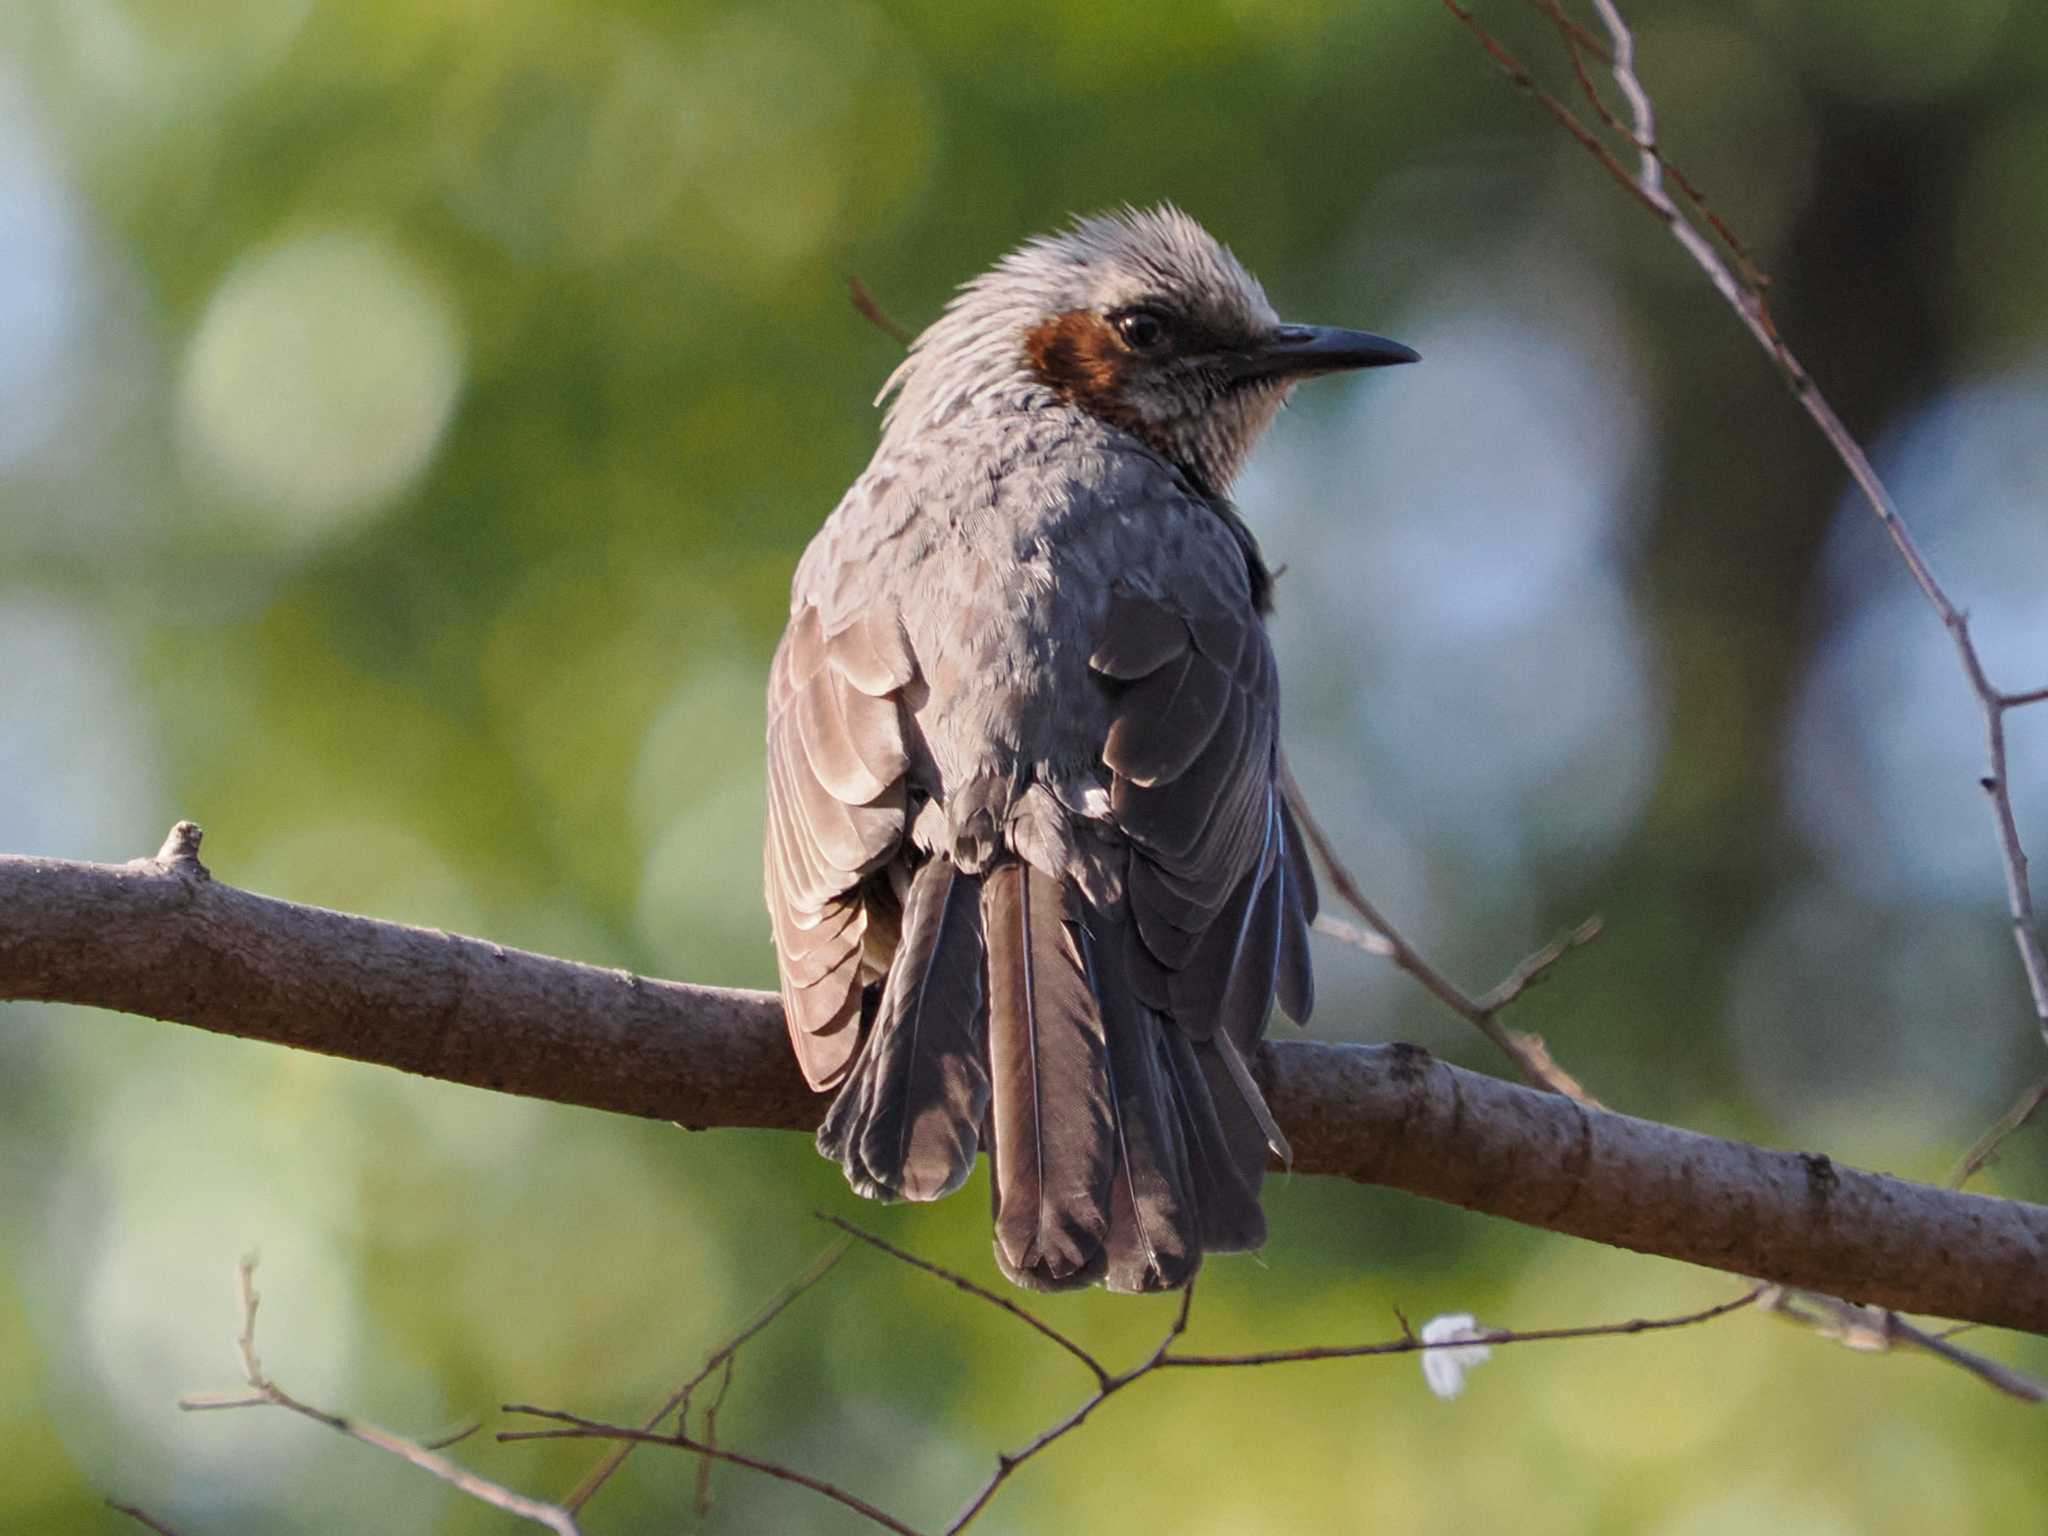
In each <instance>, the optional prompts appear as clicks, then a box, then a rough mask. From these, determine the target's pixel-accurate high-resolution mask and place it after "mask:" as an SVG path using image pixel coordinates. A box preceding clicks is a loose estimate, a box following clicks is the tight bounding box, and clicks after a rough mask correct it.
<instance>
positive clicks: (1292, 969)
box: [767, 398, 1315, 1290]
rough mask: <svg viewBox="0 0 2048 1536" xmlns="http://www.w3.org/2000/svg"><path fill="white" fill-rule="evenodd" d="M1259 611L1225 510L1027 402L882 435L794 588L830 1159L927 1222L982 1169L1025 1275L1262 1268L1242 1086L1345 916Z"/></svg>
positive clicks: (788, 867) (814, 1040)
mask: <svg viewBox="0 0 2048 1536" xmlns="http://www.w3.org/2000/svg"><path fill="white" fill-rule="evenodd" d="M1263 587H1264V572H1263V568H1262V567H1260V566H1259V564H1258V561H1257V555H1256V551H1255V549H1254V548H1253V546H1252V545H1251V543H1250V539H1249V536H1248V535H1246V534H1245V533H1244V532H1243V529H1242V526H1241V525H1240V524H1237V523H1236V521H1235V517H1234V514H1233V513H1231V511H1230V510H1229V508H1228V507H1227V506H1225V505H1222V504H1220V503H1217V502H1214V501H1212V500H1211V499H1210V498H1208V497H1206V496H1204V495H1203V494H1202V493H1201V492H1200V491H1199V490H1198V489H1197V488H1196V487H1195V486H1193V485H1191V484H1190V483H1189V482H1188V480H1187V478H1186V477H1185V476H1184V475H1183V474H1182V473H1180V472H1179V471H1178V470H1176V469H1175V468H1174V467H1173V466H1171V465H1170V464H1168V463H1166V462H1165V461H1164V460H1162V459H1161V458H1160V457H1159V456H1158V455H1156V454H1154V453H1152V452H1151V451H1149V450H1148V449H1147V448H1145V447H1144V446H1143V445H1141V444H1138V443H1136V442H1134V441H1133V440H1132V439H1131V438H1130V437H1129V436H1128V435H1127V434H1124V433H1121V432H1118V431H1116V430H1115V429H1114V428H1113V427H1110V426H1108V425H1105V424H1104V423H1102V422H1100V421H1097V420H1096V419H1094V418H1093V417H1091V416H1088V415H1087V414H1085V413H1083V412H1080V411H1076V410H1072V409H1069V408H1066V407H1063V406H1060V405H1059V404H1057V403H1056V402H1050V401H1046V400H1043V399H1034V398H1026V399H1022V400H1015V401H1012V400H1006V399H1001V398H998V399H996V400H992V401H984V402H979V403H977V404H976V405H975V406H974V407H972V408H969V409H966V410H963V411H960V412H957V413H955V415H954V416H953V417H952V418H951V419H950V420H949V421H947V422H945V423H943V424H940V425H938V426H936V427H934V428H932V429H929V430H926V431H924V432H922V433H919V434H917V435H916V436H915V437H913V438H910V439H907V440H906V439H903V438H900V437H892V438H891V439H890V440H888V441H887V442H885V444H884V447H883V449H882V450H881V451H880V452H878V454H877V455H876V458H875V461H874V462H873V464H871V465H870V467H869V469H868V471H867V472H866V473H865V474H864V475H863V476H862V477H861V478H860V480H858V481H857V482H856V483H855V485H854V486H853V487H852V489H850V490H849V492H848V493H847V496H846V498H845V499H844V500H843V501H842V503H841V504H840V506H839V508H838V509H837V510H836V511H835V512H834V513H833V515H832V517H831V518H830V519H829V520H828V522H827V523H826V525H825V527H824V528H823V529H822V530H821V531H820V533H819V535H818V536H817V538H816V539H815V540H814V542H813V544H812V546H811V548H810V550H809V551H808V553H807V554H806V556H805V558H804V561H803V563H802V565H801V566H800V568H799V571H798V575H797V579H796V582H795V586H794V590H793V601H792V619H791V626H790V630H789V633H788V634H787V635H786V636H785V639H784V643H783V646H782V649H781V650H780V651H779V652H778V655H777V661H776V667H775V672H774V676H773V680H772V682H771V688H770V724H769V759H770V775H769V804H770V812H769V837H768V857H767V865H768V891H769V904H770V908H771V912H772V913H773V914H774V918H775V927H776V936H777V946H778V952H779V956H780V959H781V962H782V974H783V989H784V996H785V1000H786V1003H787V1005H788V1011H789V1015H790V1023H791V1034H792V1039H793V1040H794V1041H795V1042H796V1046H797V1051H798V1055H799V1058H800V1060H802V1062H803V1064H804V1067H805V1070H806V1072H807V1074H808V1075H809V1076H810V1078H811V1081H812V1083H813V1085H814V1086H818V1087H829V1086H835V1085H839V1086H840V1092H839V1097H838V1099H837V1101H836V1102H835V1103H834V1105H833V1107H832V1110H831V1112H830V1114H829V1115H828V1118H827V1120H826V1122H825V1125H824V1127H823V1129H822V1130H821V1131H820V1135H819V1143H820V1147H821V1149H823V1150H825V1151H826V1152H827V1154H828V1155H831V1156H833V1157H835V1158H836V1159H837V1160H839V1161H840V1162H841V1163H842V1164H843V1165H844V1166H845V1167H846V1170H847V1172H848V1175H849V1177H850V1178H851V1179H852V1180H853V1182H854V1183H855V1185H856V1186H857V1187H860V1188H862V1189H863V1190H864V1191H865V1192H868V1193H871V1194H876V1195H881V1196H884V1197H907V1198H920V1199H929V1198H935V1197H936V1196H938V1195H941V1194H944V1193H947V1192H949V1191H950V1190H951V1189H953V1188H955V1187H957V1186H958V1184H959V1183H960V1182H961V1181H963V1180H964V1179H965V1177H966V1175H967V1172H968V1171H969V1169H970V1168H971V1166H972V1162H973V1159H974V1156H975V1153H976V1150H977V1148H979V1147H981V1146H986V1147H987V1148H988V1150H989V1152H990V1155H991V1161H992V1165H993V1168H994V1182H995V1186H996V1191H995V1192H996V1204H997V1252H998V1257H999V1259H1000V1260H1001V1261H1002V1263H1003V1267H1004V1268H1005V1270H1006V1271H1007V1272H1008V1273H1010V1274H1011V1275H1012V1277H1013V1278H1016V1279H1018V1280H1020V1281H1021V1282H1023V1283H1026V1284H1032V1285H1039V1286H1064V1285H1071V1284H1080V1283H1085V1282H1088V1281H1091V1280H1095V1279H1098V1278H1100V1279H1106V1280H1107V1281H1108V1283H1109V1284H1111V1285H1112V1286H1113V1287H1115V1288H1118V1289H1132V1290H1145V1289H1155V1288H1159V1287H1161V1286H1171V1285H1176V1284H1179V1283H1182V1282H1183V1281H1184V1280H1185V1278H1186V1277H1187V1276H1188V1275H1189V1274H1191V1273H1192V1271H1193V1268H1194V1267H1195V1265H1196V1264H1198V1263H1199V1261H1200V1256H1201V1254H1202V1252H1203V1251H1204V1250H1205V1249H1210V1250H1216V1249H1226V1250H1227V1249H1239V1248H1245V1247H1251V1246H1256V1245H1257V1244H1258V1242H1259V1241H1261V1240H1262V1237H1263V1232H1264V1225H1263V1219H1262V1218H1261V1216H1260V1214H1259V1207H1258V1201H1257V1190H1258V1187H1259V1181H1260V1177H1261V1171H1262V1169H1263V1166H1264V1164H1265V1161H1266V1158H1267V1156H1268V1153H1269V1149H1271V1147H1272V1146H1273V1144H1274V1143H1276V1142H1277V1131H1276V1130H1275V1129H1274V1128H1273V1126H1272V1123H1271V1120H1270V1117H1269V1116H1268V1115H1267V1114H1266V1111H1265V1106H1264V1103H1263V1101H1262V1100H1261V1099H1260V1098H1259V1095H1258V1090H1257V1089H1256V1087H1255V1086H1254V1085H1253V1083H1252V1080H1251V1077H1250V1074H1249V1071H1248V1065H1247V1063H1248V1059H1249V1057H1250V1056H1251V1054H1252V1053H1253V1052H1254V1051H1255V1048H1256V1046H1257V1043H1258V1040H1259V1038H1260V1036H1261V1034H1262V1033H1263V1031H1264V1028H1265V1023H1266V1018H1267V1015H1268V1013H1269V1012H1270V1008H1271V1003H1272V1000H1273V998H1274V996H1275V993H1276V991H1277V992H1279V993H1280V994H1281V995H1282V998H1283V1001H1284V1002H1285V1003H1286V1004H1287V1005H1288V1007H1289V1010H1290V1012H1292V1013H1294V1014H1295V1016H1296V1017H1302V1016H1305V1014H1306V1012H1307V1008H1308V1003H1309V975H1308V960H1307V950H1306V937H1305V936H1306V927H1307V923H1308V920H1309V917H1310V916H1311V915H1312V913H1313V909H1314V899H1315V898H1314V889H1313V884H1312V882H1311V880H1310V878H1309V875H1308V869H1307V861H1306V857H1305V854H1304V852H1303V850H1302V849H1301V847H1300V842H1299V838H1298V836H1297V835H1296V834H1295V832H1294V829H1293V827H1292V823H1291V820H1290V819H1289V817H1288V816H1287V813H1286V811H1285V808H1284V806H1283V805H1282V803H1281V800H1280V796H1279V792H1278V788H1277V784H1276V774H1277V754H1276V742H1277V732H1278V710H1279V701H1278V688H1277V683H1276V680H1275V676H1274V668H1273V659H1272V654H1271V649H1270V646H1269V644H1268V641H1267V637H1266V633H1265V627H1264V622H1263V617H1262V615H1261V613H1260V611H1259V600H1260V597H1261V595H1262V593H1263Z"/></svg>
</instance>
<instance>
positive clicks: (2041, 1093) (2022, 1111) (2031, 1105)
mask: <svg viewBox="0 0 2048 1536" xmlns="http://www.w3.org/2000/svg"><path fill="white" fill-rule="evenodd" d="M2044 1103H2048V1077H2044V1078H2041V1079H2040V1080H2038V1081H2037V1082H2036V1083H2035V1084H2034V1085H2033V1087H2031V1088H2029V1089H2028V1090H2027V1091H2026V1092H2025V1093H2023V1094H2021V1095H2020V1096H2019V1098H2018V1099H2017V1100H2016V1101H2015V1102H2014V1104H2013V1106H2012V1108H2011V1109H2008V1110H2007V1111H2006V1112H2005V1113H2004V1114H2002V1115H2000V1116H1999V1117H1998V1118H1997V1119H1996V1120H1994V1121H1993V1122H1992V1123H1991V1128H1990V1129H1989V1130H1987V1131H1986V1132H1985V1133H1984V1134H1983V1135H1982V1136H1979V1137H1978V1138H1977V1141H1976V1144H1975V1145H1974V1146H1972V1147H1971V1148H1970V1150H1969V1151H1968V1152H1967V1153H1965V1154H1964V1156H1963V1160H1962V1161H1961V1162H1960V1163H1958V1164H1956V1171H1955V1172H1954V1173H1952V1174H1950V1175H1949V1181H1948V1183H1949V1188H1951V1189H1961V1188H1962V1187H1963V1186H1964V1185H1965V1184H1967V1183H1968V1182H1969V1181H1970V1178H1971V1176H1972V1175H1974V1174H1975V1173H1976V1172H1977V1170H1978V1169H1980V1168H1982V1167H1983V1166H1984V1165H1985V1164H1986V1163H1988V1162H1990V1161H1991V1159H1992V1157H1993V1155H1995V1154H1996V1153H1997V1151H1998V1149H1999V1147H2000V1146H2001V1145H2003V1144H2004V1142H2005V1139H2006V1137H2008V1136H2010V1135H2012V1134H2013V1133H2014V1132H2015V1131H2018V1130H2020V1129H2021V1128H2022V1127H2024V1126H2025V1125H2026V1124H2027V1123H2028V1122H2029V1121H2030V1120H2032V1119H2033V1118H2034V1116H2035V1114H2036V1113H2038V1112H2039V1110H2040V1108H2041V1106H2042V1105H2043V1104H2044Z"/></svg>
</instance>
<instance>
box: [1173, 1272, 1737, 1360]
mask: <svg viewBox="0 0 2048 1536" xmlns="http://www.w3.org/2000/svg"><path fill="white" fill-rule="evenodd" d="M1769 1289H1771V1287H1769V1286H1765V1285H1753V1286H1751V1287H1750V1288H1749V1289H1748V1290H1746V1291H1744V1292H1742V1294H1741V1295H1739V1296H1732V1297H1730V1298H1729V1299H1728V1300H1726V1301H1717V1302H1715V1303H1714V1304H1713V1305H1712V1306H1710V1307H1701V1308H1699V1309H1698V1310H1697V1311H1693V1312H1681V1313H1679V1314H1678V1315H1677V1316H1675V1317H1632V1318H1630V1319H1628V1321H1626V1322H1621V1323H1582V1324H1579V1325H1578V1326H1576V1327H1570V1328H1526V1329H1515V1328H1487V1329H1481V1330H1480V1331H1478V1332H1475V1333H1472V1334H1468V1335H1466V1336H1465V1337H1462V1338H1457V1339H1438V1340H1434V1341H1431V1340H1425V1339H1422V1338H1418V1337H1417V1336H1416V1334H1415V1332H1414V1330H1413V1329H1411V1328H1409V1327H1408V1326H1407V1324H1406V1322H1405V1320H1404V1321H1403V1323H1402V1328H1401V1336H1400V1337H1399V1338H1397V1339H1384V1340H1381V1341H1380V1342H1378V1343H1374V1344H1311V1345H1307V1346H1304V1347H1303V1348H1300V1349H1267V1350H1256V1351H1253V1352H1251V1353H1248V1354H1238V1355H1173V1354H1169V1355H1167V1356H1166V1357H1165V1358H1163V1359H1162V1360H1161V1361H1160V1362H1159V1364H1160V1365H1161V1366H1162V1367H1172V1366H1187V1367H1205V1368H1210V1367H1233V1366H1256V1365H1300V1364H1304V1363H1306V1362H1308V1361H1312V1360H1358V1359H1363V1358H1365V1357H1367V1356H1371V1355H1413V1354H1420V1353H1422V1352H1423V1351H1425V1350H1431V1349H1454V1348H1456V1347H1457V1346H1458V1345H1460V1344H1487V1345H1492V1344H1550V1343H1556V1342H1559V1341H1561V1340H1564V1339H1602V1338H1610V1337H1617V1336H1622V1335H1627V1334H1632V1333H1657V1332H1660V1331H1662V1330H1664V1329H1667V1328H1692V1327H1697V1326H1698V1325H1699V1324H1701V1323H1711V1322H1712V1321H1713V1320H1714V1319H1715V1318H1717V1317H1726V1316H1727V1315H1728V1314H1729V1313H1731V1312H1740V1311H1741V1310H1742V1309H1743V1308H1744V1307H1746V1306H1749V1305H1751V1304H1752V1303H1754V1302H1755V1301H1756V1300H1758V1298H1760V1297H1762V1296H1763V1295H1764V1293H1765V1292H1766V1291H1768V1290H1769Z"/></svg>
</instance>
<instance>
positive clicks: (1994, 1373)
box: [1761, 1285, 2048, 1403]
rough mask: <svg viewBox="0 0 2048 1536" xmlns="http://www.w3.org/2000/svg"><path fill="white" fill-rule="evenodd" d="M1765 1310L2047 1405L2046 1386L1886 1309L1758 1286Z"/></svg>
mask: <svg viewBox="0 0 2048 1536" xmlns="http://www.w3.org/2000/svg"><path fill="white" fill-rule="evenodd" d="M1761 1289H1762V1292H1763V1305H1764V1307H1765V1309H1766V1310H1767V1311H1770V1312H1772V1313H1774V1314H1776V1315H1777V1316H1779V1317H1783V1318H1786V1319H1788V1320H1790V1321H1792V1322H1795V1323H1798V1324H1800V1325H1802V1326H1804V1327H1807V1328H1810V1329H1812V1330H1813V1331H1814V1332H1816V1333H1818V1334H1820V1335H1821V1336H1822V1337H1824V1338H1830V1339H1834V1340H1835V1341H1837V1342H1838V1343H1841V1344H1844V1345H1846V1346H1847V1347H1849V1348H1850V1349H1855V1350H1864V1351H1868V1352H1872V1353H1886V1352H1889V1351H1891V1350H1894V1349H1897V1348H1899V1347H1900V1346H1902V1345H1903V1346H1906V1347H1909V1348H1912V1349H1917V1350H1921V1351H1924V1352H1925V1353H1927V1354H1930V1355H1933V1356H1934V1357H1935V1358H1936V1359H1938V1360H1943V1361H1946V1362H1947V1363H1948V1364H1950V1365H1954V1366H1959V1367H1961V1368H1962V1369H1963V1370H1965V1371H1968V1372H1969V1373H1970V1374H1971V1375H1972V1376H1975V1377H1976V1378H1977V1379H1978V1380H1979V1381H1982V1382H1984V1383H1986V1384H1987V1385H1989V1386H1991V1387H1994V1388H1996V1389H1997V1390H1998V1391H2000V1392H2003V1393H2005V1394H2006V1395H2007V1396H2009V1397H2016V1398H2018V1399H2019V1400H2020V1401H2021V1402H2023V1403H2039V1402H2048V1384H2044V1383H2043V1382H2041V1381H2039V1380H2037V1379H2035V1378H2034V1377H2032V1376H2029V1375H2027V1374H2026V1372H2024V1371H2020V1370H2015V1369H2014V1368H2013V1367H2012V1366H2009V1365H2006V1364H2005V1363H2003V1362H2002V1361H1998V1360H1993V1359H1991V1358H1990V1357H1989V1356H1986V1355H1980V1354H1978V1353H1976V1352H1975V1351H1974V1350H1968V1349H1964V1348H1962V1347H1961V1346H1960V1345H1957V1344H1953V1343H1950V1342H1949V1337H1948V1336H1949V1334H1950V1333H1952V1332H1954V1331H1955V1330H1953V1329H1948V1330H1943V1331H1941V1332H1930V1331H1929V1330H1927V1329H1925V1328H1922V1327H1920V1326H1919V1325H1918V1324H1916V1323H1913V1322H1910V1321H1909V1320H1907V1319H1906V1318H1903V1317H1901V1316H1900V1315H1899V1314H1898V1313H1896V1312H1893V1311H1891V1310H1889V1309H1888V1308H1885V1307H1859V1306H1856V1305H1855V1304H1854V1303H1851V1302H1846V1301H1843V1300H1841V1299H1840V1298H1839V1297H1835V1296H1818V1295H1814V1294H1812V1293H1810V1292H1795V1291H1788V1290H1785V1289H1784V1288H1783V1287H1781V1286H1775V1285H1773V1286H1765V1287H1762V1288H1761Z"/></svg>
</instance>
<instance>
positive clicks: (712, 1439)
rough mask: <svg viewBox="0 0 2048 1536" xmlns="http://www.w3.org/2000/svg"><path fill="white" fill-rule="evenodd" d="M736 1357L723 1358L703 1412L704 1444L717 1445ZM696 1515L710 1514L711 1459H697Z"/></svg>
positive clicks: (701, 1457)
mask: <svg viewBox="0 0 2048 1536" xmlns="http://www.w3.org/2000/svg"><path fill="white" fill-rule="evenodd" d="M738 1360H739V1356H738V1355H727V1356H726V1357H725V1369H724V1370H723V1371H722V1372H720V1373H719V1377H718V1391H717V1393H716V1394H715V1395H714V1396H713V1397H712V1399H711V1406H710V1407H709V1408H706V1409H705V1410H704V1443H705V1444H706V1445H716V1444H718V1410H719V1409H720V1408H722V1407H724V1406H725V1394H726V1393H728V1392H730V1391H731V1390H732V1372H733V1366H734V1364H735V1363H736V1362H737V1361H738ZM696 1504H697V1515H698V1517H699V1518H700V1519H701V1518H702V1517H703V1516H705V1515H708V1514H710V1513H711V1458H710V1457H709V1456H700V1457H698V1458H697V1499H696Z"/></svg>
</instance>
